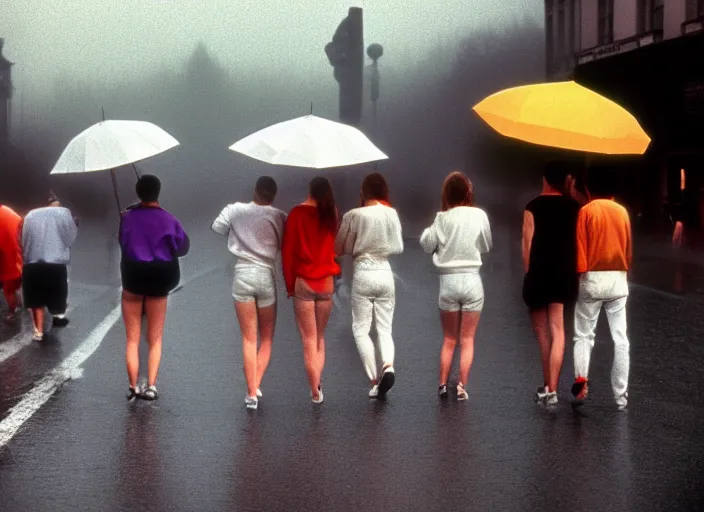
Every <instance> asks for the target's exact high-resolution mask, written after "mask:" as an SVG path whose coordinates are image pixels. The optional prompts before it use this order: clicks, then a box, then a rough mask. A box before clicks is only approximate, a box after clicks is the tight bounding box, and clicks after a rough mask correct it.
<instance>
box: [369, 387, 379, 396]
mask: <svg viewBox="0 0 704 512" xmlns="http://www.w3.org/2000/svg"><path fill="white" fill-rule="evenodd" d="M378 396H379V386H378V385H377V384H374V385H373V386H372V389H370V390H369V398H376V397H378Z"/></svg>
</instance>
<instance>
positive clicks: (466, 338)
mask: <svg viewBox="0 0 704 512" xmlns="http://www.w3.org/2000/svg"><path fill="white" fill-rule="evenodd" d="M480 315H481V313H480V312H479V311H463V312H462V316H461V324H460V351H461V352H460V382H461V383H462V384H463V385H464V386H465V387H466V386H467V382H468V381H469V370H470V368H471V367H472V361H473V360H474V335H475V334H476V332H477V325H478V324H479V316H480Z"/></svg>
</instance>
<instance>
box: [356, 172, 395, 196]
mask: <svg viewBox="0 0 704 512" xmlns="http://www.w3.org/2000/svg"><path fill="white" fill-rule="evenodd" d="M362 200H364V201H370V200H377V201H386V202H387V203H388V202H389V185H388V184H387V183H386V180H385V179H384V177H383V176H382V175H381V174H379V173H378V172H375V173H374V174H370V175H369V176H367V177H366V178H364V181H363V182H362Z"/></svg>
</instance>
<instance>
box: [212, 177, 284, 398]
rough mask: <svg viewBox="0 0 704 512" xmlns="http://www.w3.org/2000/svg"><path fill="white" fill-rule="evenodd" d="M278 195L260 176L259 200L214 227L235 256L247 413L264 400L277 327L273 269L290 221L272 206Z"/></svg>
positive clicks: (225, 214) (231, 209)
mask: <svg viewBox="0 0 704 512" xmlns="http://www.w3.org/2000/svg"><path fill="white" fill-rule="evenodd" d="M277 191H278V188H277V186H276V181H274V179H273V178H271V177H269V176H262V177H260V178H259V179H258V180H257V183H256V185H255V188H254V200H253V201H252V202H249V203H234V204H230V205H227V206H226V207H225V209H223V211H222V212H221V213H220V215H218V217H217V219H215V222H213V226H212V229H213V231H215V232H216V233H218V234H220V235H224V236H227V237H228V240H227V246H228V249H229V250H230V252H231V253H232V254H234V255H235V257H236V262H235V279H234V282H233V285H232V297H233V299H234V302H235V313H236V315H237V321H238V322H239V325H240V331H241V333H242V354H243V359H244V376H245V379H246V381H247V396H246V397H245V405H246V406H247V408H248V409H256V408H257V406H258V404H259V398H261V396H262V392H261V389H260V386H261V382H262V378H263V377H264V372H266V369H267V366H268V365H269V359H270V358H271V346H272V342H273V338H274V327H275V325H276V280H275V277H274V267H275V265H276V262H277V259H278V255H279V251H280V250H281V241H282V237H283V231H284V222H285V220H286V214H285V213H284V212H282V211H281V210H278V209H276V208H274V207H273V206H271V204H272V203H273V202H274V199H275V198H276V193H277ZM257 331H258V333H259V339H260V345H259V350H257Z"/></svg>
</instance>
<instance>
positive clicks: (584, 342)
mask: <svg viewBox="0 0 704 512" xmlns="http://www.w3.org/2000/svg"><path fill="white" fill-rule="evenodd" d="M627 299H628V280H627V274H626V272H587V273H586V274H583V275H582V277H581V278H580V281H579V296H578V299H577V305H576V306H575V311H574V371H575V376H576V377H585V378H588V377H589V360H590V358H591V353H592V348H594V336H595V332H596V324H597V320H598V319H599V313H600V311H601V308H602V306H603V307H604V310H605V311H606V319H607V320H608V322H609V329H610V331H611V337H612V338H613V342H614V362H613V366H612V368H611V387H612V389H613V392H614V398H616V399H619V398H620V397H622V396H624V395H625V394H626V392H627V391H628V372H629V369H630V355H629V347H630V345H629V342H628V335H627V333H626V328H627V323H626V300H627Z"/></svg>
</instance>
